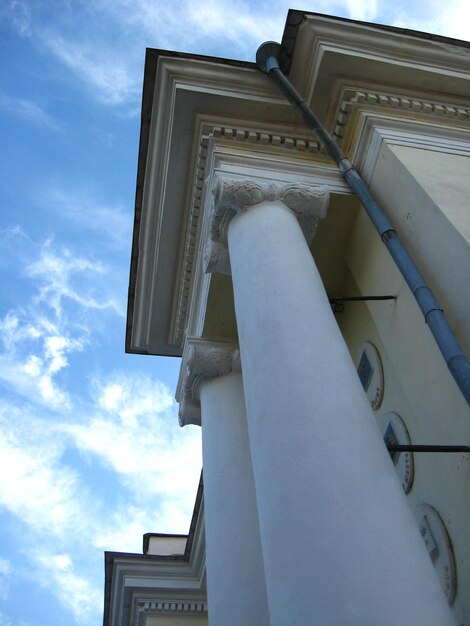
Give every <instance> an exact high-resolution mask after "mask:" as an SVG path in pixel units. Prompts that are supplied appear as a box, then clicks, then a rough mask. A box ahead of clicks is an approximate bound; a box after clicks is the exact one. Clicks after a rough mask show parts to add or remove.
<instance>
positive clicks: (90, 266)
mask: <svg viewBox="0 0 470 626" xmlns="http://www.w3.org/2000/svg"><path fill="white" fill-rule="evenodd" d="M15 236H16V237H21V238H22V237H23V235H22V233H21V231H17V232H16V231H15V232H13V231H12V232H10V236H9V237H7V238H6V239H5V241H6V242H7V243H8V245H9V246H10V247H11V244H12V240H14V239H15ZM31 248H32V249H34V246H30V254H31ZM35 248H36V250H35V253H33V258H30V259H29V260H28V261H25V260H24V259H18V260H19V261H20V262H21V261H23V263H24V264H25V266H24V269H23V272H24V275H25V276H26V278H27V279H30V280H31V282H32V284H33V285H34V290H33V292H32V295H31V299H30V301H29V302H28V303H27V304H25V305H24V306H22V307H21V306H18V307H16V308H14V309H11V310H10V311H8V312H7V313H6V314H5V315H4V317H3V318H1V319H0V341H1V344H0V345H3V349H1V348H0V380H3V381H4V383H6V384H8V386H9V387H10V389H12V390H15V391H16V392H17V393H20V394H21V395H23V396H24V397H26V398H28V399H29V400H30V401H35V402H38V403H40V404H43V405H45V406H47V407H49V408H51V409H55V410H61V411H62V412H63V411H65V410H68V409H69V408H70V407H71V406H72V398H71V396H70V394H69V392H68V391H67V390H66V389H64V388H61V386H60V383H59V380H60V376H61V373H62V372H63V371H64V370H66V369H67V368H68V367H69V359H70V358H71V357H72V355H74V354H76V353H77V352H81V351H82V350H83V349H84V348H85V347H86V346H88V345H89V338H90V333H91V326H90V325H89V323H90V322H89V313H93V314H94V316H95V318H96V314H98V313H99V314H100V315H101V316H102V317H103V316H108V315H109V314H111V315H113V316H115V315H118V316H119V317H121V318H122V317H123V315H124V312H123V305H122V304H120V303H119V302H118V300H117V299H116V298H115V297H114V294H113V292H112V291H111V292H110V291H109V288H108V286H107V281H108V280H109V271H108V268H107V267H106V266H104V265H103V264H102V263H100V262H98V261H96V260H94V259H91V258H86V257H83V256H77V255H74V254H73V253H72V252H71V251H70V250H68V249H67V248H64V247H62V248H60V249H59V251H57V250H56V249H55V248H54V246H53V244H52V242H51V241H46V242H45V243H43V244H41V245H39V246H35ZM106 289H108V295H107V296H106V295H103V292H104V291H105V290H106ZM97 327H98V320H97V319H95V320H94V324H93V329H94V330H95V332H96V328H97Z"/></svg>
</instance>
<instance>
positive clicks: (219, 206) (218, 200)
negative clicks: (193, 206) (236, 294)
mask: <svg viewBox="0 0 470 626" xmlns="http://www.w3.org/2000/svg"><path fill="white" fill-rule="evenodd" d="M211 192H212V195H213V200H212V207H211V213H210V225H209V238H208V240H207V242H206V245H205V247H204V257H203V262H204V271H205V272H206V273H212V272H220V273H222V274H230V258H229V253H228V246H227V232H228V226H229V224H230V221H231V219H232V218H233V216H234V215H236V214H237V213H242V212H244V211H247V210H249V209H250V208H251V207H253V206H255V205H257V204H261V203H262V202H273V201H276V200H282V202H284V204H286V206H288V207H289V209H291V210H292V211H293V212H294V213H295V214H296V216H297V219H298V221H299V224H300V226H301V228H302V230H303V232H304V234H305V237H306V239H307V241H308V243H309V244H310V243H311V241H312V239H313V237H314V236H315V232H316V229H317V223H318V219H319V218H320V217H321V218H323V217H325V215H326V211H327V208H328V202H329V190H328V187H327V186H326V185H311V184H307V183H298V182H292V183H282V182H274V181H267V180H265V179H260V178H251V177H250V178H235V177H229V176H221V175H220V174H219V175H218V176H217V177H216V178H215V181H214V184H213V186H212V189H211Z"/></svg>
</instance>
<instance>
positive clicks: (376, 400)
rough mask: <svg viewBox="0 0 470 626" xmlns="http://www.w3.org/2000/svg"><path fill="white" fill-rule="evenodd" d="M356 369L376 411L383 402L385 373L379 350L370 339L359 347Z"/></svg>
mask: <svg viewBox="0 0 470 626" xmlns="http://www.w3.org/2000/svg"><path fill="white" fill-rule="evenodd" d="M356 369H357V373H358V375H359V380H360V381H361V384H362V386H363V387H364V391H365V392H366V394H367V397H368V398H369V402H370V405H371V407H372V408H373V409H374V411H376V410H377V409H378V408H379V406H380V405H381V404H382V398H383V395H384V375H383V370H382V362H381V360H380V355H379V352H378V350H377V348H376V347H375V346H374V345H373V344H372V343H370V341H365V342H364V343H363V344H361V346H360V347H359V350H358V353H357V358H356Z"/></svg>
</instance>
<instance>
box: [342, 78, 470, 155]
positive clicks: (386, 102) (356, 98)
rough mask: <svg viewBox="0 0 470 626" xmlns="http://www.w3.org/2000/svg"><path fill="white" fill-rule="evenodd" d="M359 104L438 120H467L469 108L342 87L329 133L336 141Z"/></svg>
mask: <svg viewBox="0 0 470 626" xmlns="http://www.w3.org/2000/svg"><path fill="white" fill-rule="evenodd" d="M363 106H370V107H380V108H382V109H386V110H388V111H390V112H391V111H394V112H396V113H397V114H398V115H404V114H408V115H410V114H411V115H413V117H416V116H420V117H422V118H423V119H429V118H433V119H435V120H438V121H442V120H443V119H445V120H446V121H449V122H459V123H462V122H469V121H470V109H469V108H468V107H467V106H464V105H462V104H455V103H452V104H450V103H448V102H438V101H436V100H430V99H427V98H421V97H415V96H405V95H400V94H391V93H386V92H379V91H357V90H355V89H351V88H346V89H344V91H343V94H342V99H341V103H340V105H339V112H338V114H337V116H336V120H335V122H334V124H333V135H334V136H335V138H336V141H337V142H338V143H339V144H340V143H341V141H342V139H343V136H344V135H345V131H346V127H347V125H348V123H349V120H350V117H351V114H352V113H353V112H354V111H355V110H356V109H357V108H358V107H363Z"/></svg>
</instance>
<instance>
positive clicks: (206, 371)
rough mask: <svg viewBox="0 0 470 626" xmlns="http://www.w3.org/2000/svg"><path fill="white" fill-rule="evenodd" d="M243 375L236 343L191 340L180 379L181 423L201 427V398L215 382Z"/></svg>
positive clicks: (187, 340)
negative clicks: (206, 387) (230, 375)
mask: <svg viewBox="0 0 470 626" xmlns="http://www.w3.org/2000/svg"><path fill="white" fill-rule="evenodd" d="M231 372H241V362H240V352H239V350H238V346H237V345H236V344H234V343H229V342H224V341H212V340H208V339H199V338H196V337H188V338H187V339H186V345H185V347H184V352H183V360H182V363H181V375H180V385H179V387H180V391H179V393H178V396H179V403H180V408H179V413H178V416H179V423H180V426H186V425H187V424H196V425H198V426H200V425H201V396H200V391H201V388H202V386H203V385H204V383H205V382H206V381H208V380H210V379H211V378H217V377H219V376H226V375H227V374H230V373H231Z"/></svg>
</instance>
